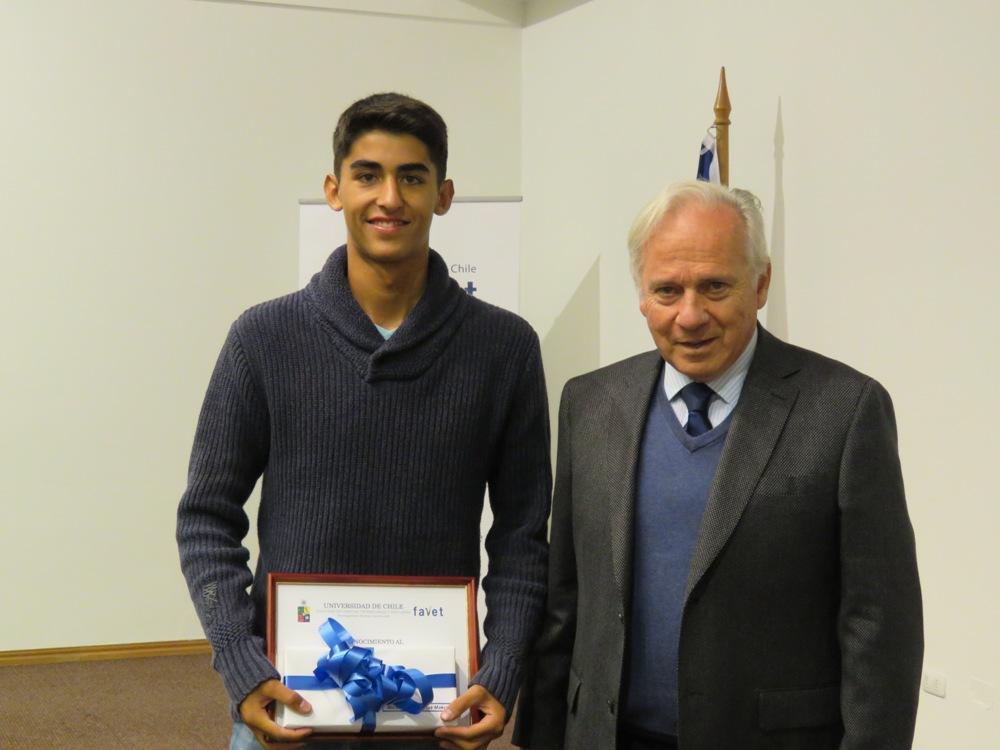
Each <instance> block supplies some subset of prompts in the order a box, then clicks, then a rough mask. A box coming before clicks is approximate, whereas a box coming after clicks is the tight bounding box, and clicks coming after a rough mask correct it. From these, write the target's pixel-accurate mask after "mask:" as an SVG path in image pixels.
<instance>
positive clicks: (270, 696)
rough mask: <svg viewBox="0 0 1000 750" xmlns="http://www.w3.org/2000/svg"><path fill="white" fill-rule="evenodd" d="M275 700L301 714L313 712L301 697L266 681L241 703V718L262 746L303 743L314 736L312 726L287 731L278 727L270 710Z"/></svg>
mask: <svg viewBox="0 0 1000 750" xmlns="http://www.w3.org/2000/svg"><path fill="white" fill-rule="evenodd" d="M275 701H277V702H278V703H281V704H282V705H285V706H288V707H289V708H290V709H292V710H293V711H296V712H298V713H301V714H308V713H310V712H311V711H312V706H310V705H309V703H308V702H307V701H306V700H305V699H303V697H302V696H301V695H299V694H298V693H296V692H295V691H294V690H290V689H288V688H287V687H285V686H284V685H282V684H281V682H279V681H278V680H267V681H266V682H262V683H261V684H260V685H258V686H257V687H256V688H254V689H253V691H252V692H251V693H250V695H248V696H247V697H246V698H244V699H243V702H242V703H241V704H240V718H242V719H243V723H245V724H246V725H247V726H248V727H250V731H251V732H253V733H254V736H255V737H257V739H258V741H260V743H261V744H262V745H263V744H265V743H266V742H267V741H268V740H280V741H283V742H285V741H288V740H301V739H304V738H305V737H308V736H309V735H310V734H312V729H309V728H308V727H305V728H302V729H286V728H284V727H279V726H278V725H277V724H275V723H274V721H272V720H271V717H270V716H269V715H268V713H267V707H268V706H269V705H270V704H271V703H273V702H275Z"/></svg>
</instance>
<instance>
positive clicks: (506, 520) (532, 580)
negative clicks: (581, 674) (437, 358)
mask: <svg viewBox="0 0 1000 750" xmlns="http://www.w3.org/2000/svg"><path fill="white" fill-rule="evenodd" d="M531 336H532V337H531V342H530V350H529V352H528V355H527V357H526V358H525V360H524V365H523V369H522V370H521V372H520V374H519V376H518V380H517V386H516V389H515V393H514V398H513V401H512V405H511V408H510V412H509V414H508V417H507V421H506V423H505V429H504V432H503V436H502V438H501V440H500V443H499V447H498V455H497V456H496V460H495V462H494V469H493V471H492V473H491V476H490V480H489V500H490V507H491V508H492V511H493V525H492V526H491V528H490V531H489V533H488V534H487V535H486V552H487V555H488V557H489V569H488V572H487V574H486V577H485V579H484V580H483V589H484V592H485V594H486V611H487V615H486V621H485V624H484V630H485V633H486V646H485V648H484V649H483V659H482V666H481V669H480V670H479V672H478V673H477V674H476V675H475V676H474V677H473V679H472V682H473V683H475V684H480V685H482V686H483V687H485V688H486V689H487V690H489V691H490V693H492V694H493V695H494V696H495V697H496V698H497V700H499V701H500V702H501V703H502V704H503V705H504V707H505V708H506V709H507V716H508V717H509V716H510V715H511V712H512V710H513V706H514V701H515V699H516V697H517V691H518V688H519V687H520V682H521V672H522V666H523V661H524V655H525V652H526V650H527V649H528V648H529V647H530V645H531V641H532V639H534V637H535V635H536V633H537V630H538V627H539V625H540V621H541V615H542V609H543V607H544V604H545V588H546V586H545V578H546V566H547V561H548V542H547V540H546V531H547V529H546V524H547V520H548V515H549V505H550V491H551V486H552V471H551V466H550V456H549V415H548V402H547V398H546V393H545V377H544V374H543V372H542V359H541V352H540V349H539V346H538V338H537V336H535V335H534V333H533V332H532V335H531Z"/></svg>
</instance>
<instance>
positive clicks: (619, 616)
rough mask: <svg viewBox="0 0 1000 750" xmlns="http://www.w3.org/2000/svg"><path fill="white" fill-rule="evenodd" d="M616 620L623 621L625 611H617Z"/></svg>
mask: <svg viewBox="0 0 1000 750" xmlns="http://www.w3.org/2000/svg"><path fill="white" fill-rule="evenodd" d="M618 621H619V622H625V613H624V612H619V613H618Z"/></svg>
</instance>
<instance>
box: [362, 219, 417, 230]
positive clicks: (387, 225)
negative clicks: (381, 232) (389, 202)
mask: <svg viewBox="0 0 1000 750" xmlns="http://www.w3.org/2000/svg"><path fill="white" fill-rule="evenodd" d="M368 223H369V224H371V225H372V226H373V227H375V228H376V229H399V228H400V227H405V226H406V225H407V224H409V223H410V222H409V221H407V220H406V219H368Z"/></svg>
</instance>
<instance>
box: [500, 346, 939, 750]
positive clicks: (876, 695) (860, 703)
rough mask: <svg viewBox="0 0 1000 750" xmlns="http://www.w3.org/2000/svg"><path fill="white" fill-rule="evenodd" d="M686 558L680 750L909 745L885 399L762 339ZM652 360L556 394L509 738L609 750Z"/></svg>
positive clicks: (896, 472) (904, 534)
mask: <svg viewBox="0 0 1000 750" xmlns="http://www.w3.org/2000/svg"><path fill="white" fill-rule="evenodd" d="M759 330H760V337H759V340H758V344H757V350H756V352H755V355H754V359H753V362H752V364H751V366H750V370H749V372H748V374H747V378H746V382H745V384H744V386H743V391H742V394H741V396H740V400H739V403H738V404H737V406H736V411H735V412H734V414H733V421H732V423H731V426H730V432H729V435H728V438H727V442H726V445H725V448H724V449H723V454H722V458H721V460H720V463H719V467H718V471H717V473H716V476H715V480H714V482H713V484H712V489H711V491H710V495H709V499H708V504H707V507H706V510H705V515H704V518H703V520H702V526H701V531H700V534H699V538H698V541H697V545H696V548H695V552H694V557H693V560H692V563H691V571H690V574H689V577H688V583H687V593H686V599H685V603H684V609H683V615H682V617H683V619H682V625H681V641H680V653H679V662H680V665H679V674H678V680H679V693H680V701H679V724H678V733H679V739H680V748H681V750H756V749H757V748H760V749H761V750H763V748H782V749H783V750H799V749H800V750H824V749H825V748H841V750H861V748H871V749H872V750H875V749H876V748H877V750H895V749H897V748H909V747H910V746H911V743H912V737H913V725H914V719H915V714H916V707H917V694H918V687H919V675H920V668H921V659H922V655H923V630H922V617H921V601H920V588H919V582H918V578H917V567H916V559H915V552H914V544H913V530H912V528H911V526H910V521H909V517H908V515H907V511H906V502H905V499H904V496H903V483H902V477H901V475H900V467H899V459H898V455H897V447H896V430H895V421H894V417H893V411H892V403H891V401H890V399H889V395H888V394H887V393H886V391H885V390H884V389H883V388H882V387H881V386H880V385H879V384H878V383H877V382H875V381H874V380H872V379H871V378H868V377H866V376H864V375H862V374H860V373H858V372H856V371H855V370H852V369H851V368H849V367H847V366H846V365H843V364H841V363H839V362H835V361H833V360H830V359H827V358H825V357H821V356H819V355H818V354H814V353H812V352H809V351H806V350H804V349H800V348H798V347H793V346H790V345H788V344H785V343H783V342H781V341H779V340H778V339H776V338H774V337H773V336H771V335H769V334H768V333H767V332H766V331H764V330H763V329H759ZM661 365H662V360H661V358H660V355H659V354H658V353H657V352H655V351H654V352H649V353H647V354H641V355H639V356H636V357H632V358H631V359H627V360H624V361H622V362H618V363H617V364H613V365H610V366H608V367H605V368H602V369H600V370H597V371H595V372H592V373H589V374H587V375H583V376H580V377H578V378H575V379H573V380H571V381H570V382H569V383H567V384H566V388H565V390H564V391H563V396H562V402H561V405H560V413H559V448H558V466H557V469H556V486H555V497H554V500H553V511H552V546H551V558H550V571H549V595H548V603H547V612H546V617H545V622H544V625H543V630H542V633H541V635H540V638H539V640H538V642H537V649H536V653H535V654H534V656H533V657H532V658H531V659H529V674H528V677H527V679H526V682H525V685H524V688H523V689H522V695H521V703H520V708H519V716H518V725H517V727H516V731H515V736H514V741H515V743H517V744H519V745H521V746H524V747H530V748H532V750H547V749H549V748H564V747H565V748H567V749H572V750H578V749H579V750H594V749H595V748H596V749H598V750H609V749H611V748H614V747H615V743H616V729H617V714H618V705H619V702H620V697H621V691H622V686H623V667H624V664H623V657H624V654H625V638H626V634H627V633H628V621H627V619H628V612H629V596H630V588H631V550H632V536H633V527H632V519H633V506H634V502H635V487H636V466H637V463H638V460H639V452H640V447H641V441H642V434H643V427H644V424H645V419H646V413H647V409H648V407H649V403H650V396H651V394H652V393H653V389H654V388H656V387H659V383H660V380H659V375H660V372H661Z"/></svg>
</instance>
